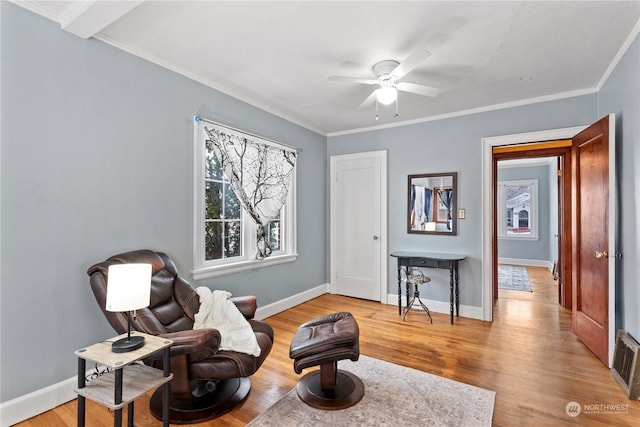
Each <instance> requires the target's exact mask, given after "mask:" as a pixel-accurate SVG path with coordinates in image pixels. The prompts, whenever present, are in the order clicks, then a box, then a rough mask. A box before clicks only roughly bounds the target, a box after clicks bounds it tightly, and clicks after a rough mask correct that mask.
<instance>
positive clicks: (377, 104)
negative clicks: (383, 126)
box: [376, 99, 378, 121]
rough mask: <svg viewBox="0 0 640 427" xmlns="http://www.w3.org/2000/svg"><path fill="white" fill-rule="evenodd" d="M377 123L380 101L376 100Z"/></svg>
mask: <svg viewBox="0 0 640 427" xmlns="http://www.w3.org/2000/svg"><path fill="white" fill-rule="evenodd" d="M376 121H378V100H377V99H376Z"/></svg>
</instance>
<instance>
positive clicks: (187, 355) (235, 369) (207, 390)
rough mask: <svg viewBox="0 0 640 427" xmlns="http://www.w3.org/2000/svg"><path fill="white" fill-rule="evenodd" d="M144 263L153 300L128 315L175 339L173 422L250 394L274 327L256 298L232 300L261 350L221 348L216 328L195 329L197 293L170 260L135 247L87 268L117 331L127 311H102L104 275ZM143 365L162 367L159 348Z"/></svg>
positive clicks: (157, 408) (156, 409)
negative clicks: (260, 316) (260, 313)
mask: <svg viewBox="0 0 640 427" xmlns="http://www.w3.org/2000/svg"><path fill="white" fill-rule="evenodd" d="M124 263H148V264H151V265H152V279H151V303H150V305H149V307H147V308H143V309H141V310H137V316H136V318H135V319H133V318H132V319H131V329H132V330H136V331H139V332H143V333H146V334H150V335H158V336H162V337H166V338H168V339H171V340H173V346H172V347H171V362H170V365H171V366H170V368H171V372H172V373H173V375H174V376H173V380H172V381H171V398H170V402H169V408H170V409H169V418H170V422H171V423H177V424H183V423H196V422H201V421H205V420H208V419H211V418H215V417H217V416H219V415H222V414H224V413H225V412H227V411H229V410H230V409H231V408H233V407H234V406H235V405H237V404H238V403H240V402H241V401H242V400H244V399H245V397H246V396H247V395H248V394H249V390H250V388H251V382H250V380H249V378H248V377H249V376H250V375H252V374H254V373H255V372H256V371H257V370H258V368H260V366H261V365H262V363H263V362H264V360H265V359H266V357H267V355H268V354H269V352H270V351H271V347H272V346H273V329H272V328H271V326H269V325H268V324H267V323H265V322H262V321H258V320H255V319H253V317H254V315H255V311H256V308H257V303H256V298H255V297H254V296H244V297H235V298H231V300H232V301H233V302H234V303H235V304H236V306H237V307H238V308H239V310H240V312H241V313H242V314H243V315H244V317H245V318H246V319H247V320H248V321H249V323H250V325H251V327H252V329H253V331H254V332H255V335H256V338H257V341H258V345H259V346H260V349H261V353H260V356H259V357H254V356H251V355H248V354H245V353H239V352H234V351H223V350H220V349H219V345H220V332H218V330H216V329H198V330H193V324H194V315H195V314H196V313H197V312H198V310H199V309H200V302H199V297H198V295H197V293H196V291H195V290H194V289H193V288H192V287H191V285H190V284H189V283H188V282H187V281H186V280H184V279H183V278H181V277H180V276H179V275H178V272H177V269H176V266H175V264H174V263H173V261H171V259H169V257H168V256H167V255H166V254H164V253H162V252H154V251H151V250H137V251H132V252H126V253H122V254H119V255H114V256H112V257H110V258H108V259H107V260H106V261H104V262H101V263H98V264H95V265H93V266H92V267H90V268H89V269H88V271H87V274H88V275H89V277H90V283H91V288H92V290H93V293H94V295H95V297H96V300H97V302H98V305H99V306H100V309H101V310H102V312H103V313H104V315H105V316H106V317H107V320H108V321H109V323H110V324H111V326H112V327H113V329H115V330H116V332H118V333H119V334H123V333H126V332H127V317H126V313H120V312H110V311H106V309H105V307H106V306H105V303H106V298H107V276H108V269H109V266H110V265H113V264H124ZM154 357H155V355H154V356H152V358H149V359H145V360H144V363H145V364H147V365H150V366H154V367H156V368H160V369H161V368H162V357H161V352H160V353H158V355H157V358H154ZM150 408H151V412H152V413H153V415H154V416H155V417H156V418H158V419H161V418H162V393H161V389H158V390H157V391H156V392H155V393H154V394H153V396H152V398H151V402H150Z"/></svg>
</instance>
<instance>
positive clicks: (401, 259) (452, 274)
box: [391, 251, 466, 325]
mask: <svg viewBox="0 0 640 427" xmlns="http://www.w3.org/2000/svg"><path fill="white" fill-rule="evenodd" d="M391 256H392V257H395V258H397V259H398V314H402V277H401V274H400V273H401V271H402V267H404V268H405V273H406V274H407V276H409V274H410V271H409V269H410V268H411V267H425V268H443V269H446V270H449V288H450V312H451V324H452V325H453V309H454V306H455V312H456V316H458V315H459V312H458V309H459V303H458V263H459V262H460V261H462V260H464V259H465V258H466V256H465V255H460V254H443V253H436V252H404V251H398V252H392V253H391ZM406 288H407V289H406V299H407V304H409V284H408V283H407V285H406ZM407 308H410V307H407Z"/></svg>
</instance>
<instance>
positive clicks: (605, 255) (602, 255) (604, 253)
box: [593, 251, 609, 258]
mask: <svg viewBox="0 0 640 427" xmlns="http://www.w3.org/2000/svg"><path fill="white" fill-rule="evenodd" d="M593 254H594V255H595V256H596V258H609V253H608V252H607V251H602V252H600V251H595V252H594V253H593Z"/></svg>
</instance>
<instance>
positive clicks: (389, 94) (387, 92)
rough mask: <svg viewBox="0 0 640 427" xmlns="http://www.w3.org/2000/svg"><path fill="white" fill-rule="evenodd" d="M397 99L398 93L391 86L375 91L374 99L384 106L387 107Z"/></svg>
mask: <svg viewBox="0 0 640 427" xmlns="http://www.w3.org/2000/svg"><path fill="white" fill-rule="evenodd" d="M397 97H398V91H397V89H396V88H395V87H392V86H383V87H381V88H379V89H378V90H377V91H376V98H377V99H378V102H379V103H381V104H384V105H389V104H391V103H392V102H394V101H395V100H396V98H397Z"/></svg>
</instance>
